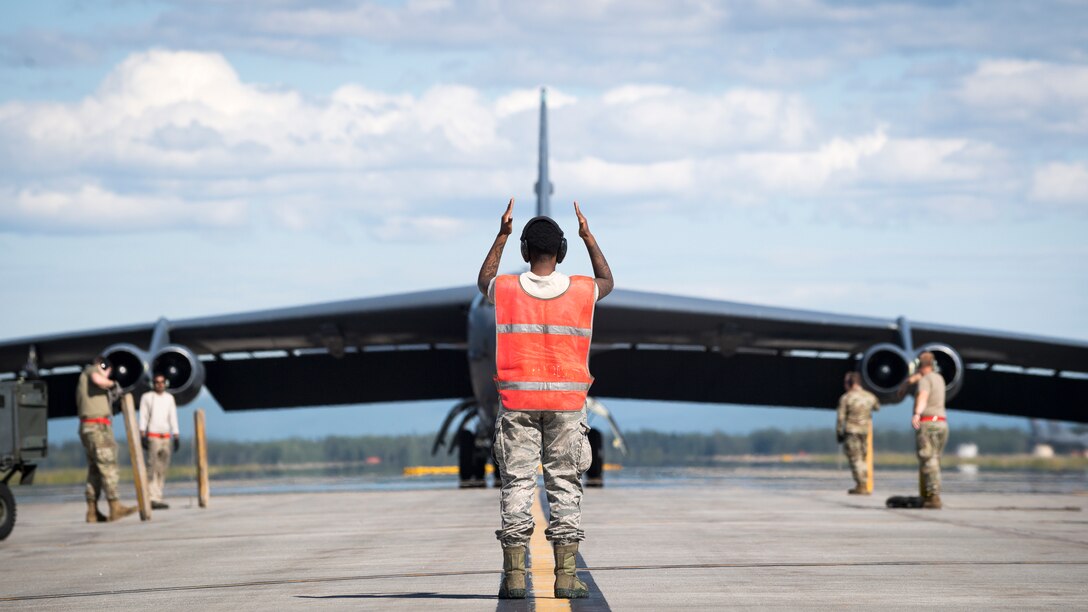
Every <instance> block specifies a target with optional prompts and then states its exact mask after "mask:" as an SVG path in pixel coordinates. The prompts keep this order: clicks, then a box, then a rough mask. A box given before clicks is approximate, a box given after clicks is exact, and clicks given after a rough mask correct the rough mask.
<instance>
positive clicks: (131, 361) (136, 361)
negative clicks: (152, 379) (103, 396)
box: [102, 344, 147, 393]
mask: <svg viewBox="0 0 1088 612" xmlns="http://www.w3.org/2000/svg"><path fill="white" fill-rule="evenodd" d="M102 355H104V356H105V357H106V358H108V359H109V360H110V363H111V364H112V365H113V374H112V378H113V380H116V381H117V383H118V384H120V385H121V388H122V389H123V390H124V391H125V393H129V392H131V391H133V390H134V389H136V387H138V386H140V385H141V383H143V384H146V379H145V378H144V375H145V373H146V372H147V353H145V352H144V351H143V350H142V349H140V348H139V347H136V346H133V345H131V344H114V345H113V346H110V347H108V348H107V349H105V350H104V351H102Z"/></svg>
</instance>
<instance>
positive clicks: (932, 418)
mask: <svg viewBox="0 0 1088 612" xmlns="http://www.w3.org/2000/svg"><path fill="white" fill-rule="evenodd" d="M921 418H922V422H923V423H926V422H930V423H932V422H934V421H947V420H948V419H946V418H944V417H943V416H924V417H921Z"/></svg>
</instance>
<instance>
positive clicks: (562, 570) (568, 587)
mask: <svg viewBox="0 0 1088 612" xmlns="http://www.w3.org/2000/svg"><path fill="white" fill-rule="evenodd" d="M553 550H554V552H555V597H556V599H580V598H582V597H589V587H587V586H586V583H584V582H582V581H581V580H578V576H577V571H578V570H577V567H576V565H575V563H576V561H577V558H578V542H573V543H571V544H557V545H555V547H554V548H553Z"/></svg>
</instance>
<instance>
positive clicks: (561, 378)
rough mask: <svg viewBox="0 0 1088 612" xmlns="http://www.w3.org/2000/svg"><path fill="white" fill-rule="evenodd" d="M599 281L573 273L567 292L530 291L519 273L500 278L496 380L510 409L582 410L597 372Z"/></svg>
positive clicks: (496, 332) (497, 296) (496, 281)
mask: <svg viewBox="0 0 1088 612" xmlns="http://www.w3.org/2000/svg"><path fill="white" fill-rule="evenodd" d="M595 288H596V283H595V282H594V280H593V279H592V278H589V277H588V276H572V277H570V286H569V287H568V288H567V290H566V291H565V292H563V293H562V294H561V295H558V296H556V297H554V298H550V299H540V298H536V297H533V296H531V295H529V294H528V293H527V292H526V291H525V290H524V289H523V288H522V287H521V282H520V280H519V278H518V277H517V276H514V275H503V276H500V277H498V278H496V279H495V365H496V369H497V374H496V376H495V383H496V386H497V387H498V390H499V396H500V397H501V398H502V405H503V406H504V407H505V408H507V409H510V410H581V409H582V406H583V405H584V404H585V401H586V395H587V393H588V392H589V387H590V385H592V384H593V377H592V376H590V374H589V347H590V341H591V339H592V335H593V309H594V306H595V302H596V300H595Z"/></svg>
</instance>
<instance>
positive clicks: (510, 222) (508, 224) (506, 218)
mask: <svg viewBox="0 0 1088 612" xmlns="http://www.w3.org/2000/svg"><path fill="white" fill-rule="evenodd" d="M513 231H514V198H510V203H509V204H507V205H506V212H504V213H503V214H502V222H501V223H500V224H499V233H500V234H502V235H503V236H509V235H510V234H511V233H513Z"/></svg>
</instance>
